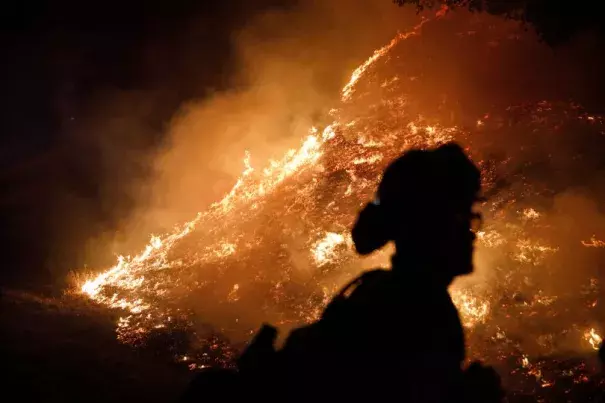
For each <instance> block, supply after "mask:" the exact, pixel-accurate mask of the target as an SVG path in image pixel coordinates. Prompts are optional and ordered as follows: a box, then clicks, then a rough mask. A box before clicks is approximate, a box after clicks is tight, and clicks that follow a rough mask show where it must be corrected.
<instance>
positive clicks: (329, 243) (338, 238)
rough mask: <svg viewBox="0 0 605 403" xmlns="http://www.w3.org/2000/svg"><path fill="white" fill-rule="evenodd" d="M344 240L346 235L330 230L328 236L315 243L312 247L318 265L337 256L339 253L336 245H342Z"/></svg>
mask: <svg viewBox="0 0 605 403" xmlns="http://www.w3.org/2000/svg"><path fill="white" fill-rule="evenodd" d="M344 242H345V237H344V236H343V235H341V234H336V233H334V232H328V233H327V234H326V236H325V237H324V238H323V239H321V240H319V241H318V242H317V243H315V245H313V248H312V249H311V253H312V254H313V258H314V260H315V263H316V264H317V265H318V266H322V265H324V264H326V263H329V262H330V261H331V260H332V259H334V258H335V257H336V256H337V253H336V252H335V249H336V247H337V246H338V245H342V244H343V243H344Z"/></svg>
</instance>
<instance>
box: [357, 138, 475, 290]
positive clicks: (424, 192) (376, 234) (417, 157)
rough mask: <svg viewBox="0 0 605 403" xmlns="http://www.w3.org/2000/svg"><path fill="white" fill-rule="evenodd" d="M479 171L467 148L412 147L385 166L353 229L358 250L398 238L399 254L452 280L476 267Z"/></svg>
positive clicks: (366, 251)
mask: <svg viewBox="0 0 605 403" xmlns="http://www.w3.org/2000/svg"><path fill="white" fill-rule="evenodd" d="M480 181H481V177H480V172H479V170H478V169H477V167H476V166H475V165H474V164H473V162H472V161H471V160H470V159H469V158H468V157H467V156H466V154H465V153H464V151H463V150H462V149H461V148H460V147H459V146H458V145H456V144H454V143H449V144H445V145H442V146H440V147H438V148H436V149H432V150H411V151H408V152H406V153H405V154H403V155H402V156H401V157H399V158H398V159H397V160H395V161H394V162H393V163H392V164H391V165H390V166H389V167H388V168H387V169H386V170H385V173H384V176H383V178H382V181H381V183H380V185H379V187H378V192H377V199H376V200H375V201H374V202H373V203H371V204H369V205H368V206H366V208H365V209H364V210H363V211H362V212H361V213H360V216H359V219H358V221H357V223H356V224H355V227H354V228H353V240H354V242H355V246H356V248H357V250H358V252H359V253H361V254H367V253H371V252H373V251H374V250H376V249H378V248H380V247H382V246H384V244H386V243H387V242H388V241H391V240H392V241H395V245H396V248H397V255H399V256H401V257H402V258H403V259H404V260H405V259H406V258H408V259H409V260H414V262H415V264H418V263H420V264H422V263H426V266H427V267H430V270H433V271H435V272H437V273H438V274H441V275H443V276H444V278H446V279H449V278H452V279H453V277H455V276H457V275H462V274H467V273H471V272H472V271H473V249H474V242H475V239H476V236H475V232H474V231H475V230H476V229H477V224H478V223H479V220H480V216H479V214H477V213H475V212H474V211H473V207H474V205H475V203H476V201H477V200H478V195H479V192H480V188H481V184H480Z"/></svg>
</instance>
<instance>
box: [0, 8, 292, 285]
mask: <svg viewBox="0 0 605 403" xmlns="http://www.w3.org/2000/svg"><path fill="white" fill-rule="evenodd" d="M289 3H292V2H291V1H285V0H281V1H280V0H257V1H246V0H221V1H189V0H176V1H175V0H171V1H157V2H148V1H143V0H128V1H119V0H104V1H92V2H82V1H75V0H53V1H51V0H47V1H22V2H17V1H11V2H10V4H8V5H5V4H3V11H2V14H1V18H2V20H1V26H2V34H1V36H0V38H1V39H0V47H1V48H2V51H3V57H2V60H3V61H2V63H1V64H0V76H1V77H2V88H1V90H0V103H1V107H0V130H1V133H2V136H1V146H0V188H1V189H2V193H1V194H0V228H1V230H0V240H1V241H2V245H3V250H4V251H3V252H4V253H3V255H4V261H5V262H6V264H4V265H3V267H2V280H6V281H13V280H14V281H19V282H22V281H25V282H27V283H48V282H50V281H51V280H52V279H53V277H56V276H53V270H58V271H59V272H62V271H64V270H65V267H62V268H55V269H53V265H54V266H56V265H57V263H56V262H55V263H52V262H51V263H49V259H48V257H49V255H52V253H51V252H52V250H51V249H52V248H54V247H55V246H53V244H52V242H48V239H49V238H50V237H53V236H54V235H53V234H54V232H53V228H56V225H57V217H56V216H57V214H58V213H57V208H56V206H57V205H58V204H60V203H61V202H56V200H58V199H59V198H61V197H63V196H61V195H62V194H66V193H70V195H74V194H75V195H76V197H81V198H86V199H89V200H94V199H95V198H97V199H99V198H100V196H99V189H98V188H99V186H100V184H99V183H98V182H99V181H100V180H101V179H100V178H99V175H97V170H99V169H100V168H99V167H98V166H97V165H98V163H96V162H95V161H96V160H95V156H94V155H92V154H91V155H90V156H87V155H85V153H86V151H85V150H81V149H77V148H74V146H73V145H72V144H70V143H69V142H68V141H65V139H64V133H66V132H70V131H78V129H77V127H78V126H77V125H78V124H80V122H85V121H86V119H87V118H88V117H89V116H90V115H91V113H92V111H94V110H95V106H96V103H97V102H98V100H99V99H102V98H103V97H104V96H105V95H106V94H108V93H115V92H120V91H122V92H130V93H132V92H139V93H141V94H146V95H145V96H144V97H143V99H144V101H145V108H147V109H146V113H145V114H144V115H145V116H144V121H145V125H146V128H147V133H148V134H147V137H148V138H147V139H146V140H145V141H143V144H141V145H140V146H141V147H153V145H154V144H156V143H157V142H159V141H161V140H162V128H163V126H164V125H165V124H166V121H167V120H168V119H170V117H171V115H172V114H173V113H174V112H175V110H176V109H177V108H178V106H179V105H180V104H182V102H184V101H186V100H188V99H196V98H197V99H199V98H202V97H204V95H205V94H207V93H208V91H214V90H220V89H224V88H225V87H227V86H229V85H232V83H230V77H231V73H232V71H231V70H230V69H231V68H232V63H231V62H232V60H231V59H232V57H233V54H232V48H231V42H230V39H231V37H230V35H231V34H232V32H233V30H234V29H237V28H238V27H240V26H241V25H242V24H243V23H245V22H246V21H247V20H248V19H250V18H251V17H252V16H254V15H255V14H256V13H258V12H261V11H263V10H267V9H269V8H271V7H288V5H289ZM137 103H141V101H140V98H136V97H135V98H134V102H131V103H130V105H128V107H121V109H119V110H116V111H114V112H115V113H116V114H120V113H122V114H129V113H132V111H135V110H136V109H137V107H138V105H137ZM106 113H107V112H106ZM111 113H112V112H109V114H111ZM74 127H75V129H74ZM77 153H81V154H84V155H83V156H82V157H81V160H84V161H86V164H80V163H79V162H74V161H73V158H68V157H67V156H69V155H74V154H77ZM66 190H67V191H66ZM116 192H117V191H116ZM117 193H119V192H117ZM97 201H98V203H97V204H98V206H97V207H95V206H94V203H93V207H88V208H89V209H90V210H92V212H91V211H88V212H87V213H86V214H83V215H82V216H83V217H86V218H87V219H90V225H89V226H88V227H89V228H90V230H89V231H90V233H94V232H95V231H99V230H102V229H103V228H105V229H106V228H110V227H111V223H112V222H115V221H116V220H119V218H120V216H121V215H123V214H125V213H126V211H127V210H128V204H127V203H125V204H124V206H123V208H122V209H119V208H113V209H111V208H110V210H112V211H109V212H108V211H107V210H108V209H107V208H103V207H102V205H103V202H102V201H101V200H97ZM118 204H119V203H118ZM80 235H82V236H86V235H90V234H82V233H80ZM73 259H75V260H73ZM73 259H69V258H67V257H66V259H65V261H64V262H61V263H59V264H58V265H59V266H68V265H73V264H80V263H81V262H79V261H77V258H75V257H74V258H73Z"/></svg>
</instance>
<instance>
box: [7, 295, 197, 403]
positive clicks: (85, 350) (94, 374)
mask: <svg viewBox="0 0 605 403" xmlns="http://www.w3.org/2000/svg"><path fill="white" fill-rule="evenodd" d="M0 326H1V327H0V334H1V336H0V338H1V339H0V345H1V346H2V347H1V349H2V358H3V360H2V361H3V366H4V368H5V371H3V372H4V374H7V375H8V379H7V375H4V377H5V379H4V382H3V384H4V385H5V387H4V388H3V389H4V391H3V395H4V396H5V397H6V396H11V397H12V398H11V399H9V400H4V399H2V400H3V401H36V402H170V401H174V400H175V398H176V397H178V396H179V394H180V392H181V391H182V390H183V387H184V386H185V385H186V384H187V382H188V380H189V379H190V377H191V372H190V371H188V370H187V369H186V368H183V367H182V366H176V365H174V364H171V363H170V361H169V360H167V359H165V357H161V356H155V355H154V354H153V353H152V352H150V351H144V350H138V349H136V350H135V349H132V348H130V347H128V346H124V345H121V344H119V343H118V341H117V340H116V337H115V332H114V328H115V325H114V318H112V317H110V316H108V314H107V313H104V312H102V311H97V310H96V309H94V308H91V306H90V304H85V303H84V302H82V305H81V306H79V304H78V303H77V301H73V300H71V299H70V300H69V302H68V301H63V300H62V299H61V298H59V299H55V298H42V297H39V296H36V295H34V294H29V293H22V292H13V291H6V290H4V291H3V294H2V302H1V307H0ZM7 386H8V390H6V387H7Z"/></svg>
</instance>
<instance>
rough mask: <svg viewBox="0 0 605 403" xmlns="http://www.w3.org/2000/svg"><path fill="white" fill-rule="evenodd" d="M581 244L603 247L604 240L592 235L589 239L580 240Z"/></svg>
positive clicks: (604, 244) (604, 246)
mask: <svg viewBox="0 0 605 403" xmlns="http://www.w3.org/2000/svg"><path fill="white" fill-rule="evenodd" d="M582 245H584V246H587V247H589V248H605V241H601V240H600V239H597V238H596V237H594V236H592V237H591V238H590V241H582Z"/></svg>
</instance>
